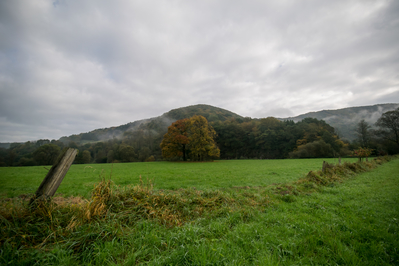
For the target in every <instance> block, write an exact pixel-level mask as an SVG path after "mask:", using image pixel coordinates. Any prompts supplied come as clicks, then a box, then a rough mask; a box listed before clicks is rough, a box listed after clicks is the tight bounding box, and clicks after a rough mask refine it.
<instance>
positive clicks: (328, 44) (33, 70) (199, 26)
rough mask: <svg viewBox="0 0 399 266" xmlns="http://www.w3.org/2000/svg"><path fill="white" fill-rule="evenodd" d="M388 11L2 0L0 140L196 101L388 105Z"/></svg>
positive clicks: (357, 5) (79, 128) (259, 106)
mask: <svg viewBox="0 0 399 266" xmlns="http://www.w3.org/2000/svg"><path fill="white" fill-rule="evenodd" d="M398 13H399V3H398V2H397V1H382V0H381V1H360V0H359V1H317V2H314V1H294V2H292V1H246V2H242V1H196V2H186V1H177V0H176V1H168V2H159V1H145V2H136V1H134V2H122V1H113V2H108V1H54V2H53V3H52V2H50V1H44V0H43V1H33V2H25V1H19V0H16V1H2V2H1V3H0V34H1V36H6V38H0V128H1V129H0V141H14V140H18V141H23V140H24V139H26V138H27V136H31V138H27V139H37V138H59V137H61V136H62V135H69V134H73V133H80V132H87V131H90V130H93V129H95V128H103V127H108V126H117V125H120V124H126V123H128V122H131V121H135V120H139V119H144V118H148V117H154V116H158V115H160V114H162V113H164V112H167V111H169V110H170V109H173V108H177V107H182V106H187V105H192V104H198V103H205V104H211V105H215V106H218V107H222V108H226V109H228V110H231V111H233V112H236V113H238V114H241V115H243V116H252V117H260V116H264V117H266V116H271V115H273V116H277V117H284V116H293V115H298V114H301V113H306V112H309V111H318V110H322V109H335V108H343V107H348V106H353V105H370V104H376V103H384V102H399V95H398V90H399V88H398V84H399V76H398V74H397V73H398V70H399V65H398V64H399V63H398V62H399V60H398V59H399V53H398V50H399V49H398V48H397V43H398V41H399V32H398V30H397V28H398V26H399V25H398V24H399V20H398V19H397V14H398ZM13 133H14V134H13Z"/></svg>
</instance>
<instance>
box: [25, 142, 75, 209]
mask: <svg viewBox="0 0 399 266" xmlns="http://www.w3.org/2000/svg"><path fill="white" fill-rule="evenodd" d="M77 153H78V150H76V149H72V148H65V149H63V150H62V152H61V154H60V156H58V158H57V161H56V162H55V163H54V164H53V166H52V167H51V169H50V171H49V172H48V173H47V175H46V177H45V178H44V180H43V181H42V183H41V184H40V186H39V188H38V189H37V191H36V194H35V196H33V198H32V199H31V200H30V203H29V204H32V203H33V202H34V201H35V200H36V199H39V198H45V199H49V198H50V197H52V196H54V194H55V192H56V191H57V189H58V187H59V186H60V184H61V182H62V180H63V179H64V177H65V175H66V173H67V172H68V170H69V167H71V164H72V163H73V161H74V160H75V157H76V154H77Z"/></svg>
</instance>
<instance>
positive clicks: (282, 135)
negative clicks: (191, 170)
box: [0, 108, 399, 166]
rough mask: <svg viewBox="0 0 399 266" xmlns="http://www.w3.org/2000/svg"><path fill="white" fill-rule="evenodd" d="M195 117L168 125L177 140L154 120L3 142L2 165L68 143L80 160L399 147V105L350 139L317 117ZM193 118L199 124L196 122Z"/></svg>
mask: <svg viewBox="0 0 399 266" xmlns="http://www.w3.org/2000/svg"><path fill="white" fill-rule="evenodd" d="M194 117H195V118H194ZM194 117H192V118H188V119H181V120H183V121H181V120H178V121H176V122H174V123H172V125H170V126H169V128H171V127H172V128H173V127H175V130H180V129H181V128H180V129H179V127H182V126H184V127H186V129H185V130H186V131H185V133H182V132H183V131H182V132H180V133H179V134H178V135H180V141H181V142H180V143H177V144H176V143H174V144H173V143H168V142H167V139H168V136H169V137H170V136H171V135H170V134H172V135H173V134H177V133H176V132H175V133H173V131H172V133H170V132H169V133H168V131H169V129H167V128H164V127H160V126H159V125H158V124H156V123H154V122H152V123H149V124H148V125H143V126H141V127H140V128H139V129H138V130H134V131H126V132H124V134H123V136H122V137H120V138H112V139H110V140H106V141H95V142H87V143H81V142H74V141H68V142H63V141H61V140H51V141H50V140H47V139H43V140H38V141H28V142H25V143H12V144H11V145H10V147H9V148H8V149H5V148H0V166H32V165H51V164H53V162H54V160H55V159H56V158H57V156H58V155H59V153H60V152H61V150H62V149H63V148H64V147H72V148H76V149H78V150H79V153H78V155H77V157H76V160H75V162H74V163H77V164H83V163H118V162H143V161H154V160H163V159H181V160H185V159H190V160H207V159H214V158H220V159H254V158H256V159H282V158H317V157H339V156H349V155H350V154H351V151H353V150H355V149H357V148H359V147H364V148H370V149H372V150H373V155H383V154H395V153H399V108H398V109H396V110H394V111H389V112H386V113H384V114H383V115H382V116H381V117H380V118H379V119H378V121H377V123H376V124H375V125H374V126H375V127H374V128H372V125H370V124H368V123H367V122H365V121H364V120H363V121H360V122H359V123H358V124H357V126H356V129H355V131H356V133H357V135H358V138H357V139H356V140H355V141H353V142H352V143H349V142H347V141H343V140H341V139H340V138H339V136H338V134H337V133H336V132H335V130H334V128H333V127H331V126H330V125H328V124H327V123H326V122H325V121H323V120H318V119H315V118H305V119H303V120H302V121H300V122H297V123H295V122H293V121H280V120H278V119H276V118H274V117H268V118H262V119H252V118H241V117H231V118H229V119H227V120H225V121H214V122H211V123H208V122H207V121H206V119H205V118H204V117H202V116H194ZM204 119H205V120H204ZM195 123H197V124H198V128H195V127H193V125H194V124H195ZM205 133H207V134H208V136H207V137H205V136H204V134H205ZM168 134H169V135H168ZM201 134H202V135H201ZM201 136H203V137H204V138H203V139H201ZM201 141H202V142H201ZM201 143H202V144H201ZM173 145H178V146H179V145H180V146H179V149H180V150H179V151H178V152H177V153H176V151H173V148H171V147H173ZM183 145H184V148H183ZM168 147H169V148H168ZM168 149H169V151H168ZM183 150H184V151H183Z"/></svg>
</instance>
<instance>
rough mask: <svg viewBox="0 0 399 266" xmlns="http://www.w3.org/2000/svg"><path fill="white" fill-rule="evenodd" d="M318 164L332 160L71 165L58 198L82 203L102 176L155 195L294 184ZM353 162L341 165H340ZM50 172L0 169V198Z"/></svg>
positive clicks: (31, 188) (26, 189) (30, 189)
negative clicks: (150, 187)
mask: <svg viewBox="0 0 399 266" xmlns="http://www.w3.org/2000/svg"><path fill="white" fill-rule="evenodd" d="M323 160H326V161H328V162H334V163H337V159H293V160H291V159H285V160H230V161H216V162H206V163H177V162H151V163H120V164H114V165H111V164H90V165H87V164H85V165H72V166H71V168H70V169H69V171H68V173H67V175H66V176H65V178H64V180H63V182H62V183H61V185H60V187H59V189H58V190H57V193H58V194H62V195H63V196H78V195H80V196H83V197H86V198H87V197H89V196H90V192H91V190H92V189H93V186H94V184H96V183H97V182H99V181H100V180H101V176H105V177H107V178H109V177H110V176H111V179H112V180H113V181H114V183H115V184H116V185H120V186H126V185H129V184H137V183H138V182H139V177H140V175H141V176H142V178H143V179H144V180H145V179H147V178H148V179H152V180H153V182H154V183H155V188H156V189H179V188H192V187H195V188H197V189H217V188H229V187H234V186H237V187H242V186H268V185H271V184H273V183H285V182H290V181H293V180H297V179H298V178H300V177H302V176H304V175H305V174H306V173H308V172H309V171H311V170H317V169H320V168H321V165H322V163H323ZM356 160H357V159H355V158H348V159H342V161H343V162H344V161H350V162H354V161H356ZM50 168H51V166H45V167H43V166H33V167H0V184H1V186H0V198H1V197H3V198H4V197H16V196H19V195H21V194H33V193H35V191H36V189H37V188H38V187H39V185H40V183H41V182H42V180H43V179H44V177H45V176H46V174H47V172H48V170H47V169H50ZM111 171H112V174H111ZM101 173H102V174H101Z"/></svg>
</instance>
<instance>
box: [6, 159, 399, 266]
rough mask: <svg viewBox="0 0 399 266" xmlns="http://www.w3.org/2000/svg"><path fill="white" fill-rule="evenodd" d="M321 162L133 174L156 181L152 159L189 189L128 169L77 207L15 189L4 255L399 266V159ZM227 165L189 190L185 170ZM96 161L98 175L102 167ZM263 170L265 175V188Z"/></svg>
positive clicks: (19, 261)
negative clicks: (34, 200)
mask: <svg viewBox="0 0 399 266" xmlns="http://www.w3.org/2000/svg"><path fill="white" fill-rule="evenodd" d="M322 161H323V160H322V159H321V160H282V161H281V162H280V161H279V160H277V161H274V160H273V161H270V164H268V163H269V161H226V162H217V163H207V164H205V163H203V164H201V163H197V164H178V163H159V164H158V163H155V164H154V166H153V165H151V164H142V165H140V164H137V165H139V166H137V167H135V168H140V167H141V168H140V171H138V172H135V173H134V175H142V176H143V177H144V178H146V177H148V178H154V177H155V176H151V173H152V171H153V170H147V172H145V173H144V174H143V172H144V170H145V169H146V168H147V166H146V165H149V166H151V167H148V168H152V167H156V166H155V165H160V166H163V165H164V167H162V169H165V170H164V171H165V172H164V176H165V177H168V176H169V177H170V178H172V176H175V175H176V173H180V174H181V176H180V177H179V178H177V177H176V179H174V181H175V182H179V184H181V185H182V186H184V187H185V188H181V187H179V186H177V187H174V188H176V189H174V190H171V188H172V185H173V184H172V182H173V181H172V180H167V182H160V181H156V180H157V179H155V186H153V184H152V183H151V182H149V183H146V182H141V183H140V181H139V178H138V177H137V176H132V179H127V180H129V181H130V180H131V181H132V182H133V183H135V185H130V186H127V187H120V186H118V185H120V184H117V182H118V181H115V184H114V185H113V184H112V183H111V182H109V181H107V180H106V179H102V181H101V182H100V183H97V184H96V186H95V189H94V190H92V196H91V197H88V201H87V202H86V203H82V204H81V205H79V204H73V205H71V204H64V205H59V206H57V205H55V204H52V203H49V204H47V203H45V204H44V205H38V206H37V208H36V209H34V210H32V209H30V208H27V207H26V204H25V203H24V202H22V201H21V200H20V199H18V198H15V199H14V200H10V199H7V200H3V201H1V205H0V218H1V219H0V228H1V230H2V234H1V237H0V245H1V246H0V264H2V265H399V249H398V247H399V235H398V234H399V197H398V195H399V185H398V181H399V175H398V169H399V160H398V159H394V160H389V159H385V160H382V159H381V160H380V159H378V160H374V161H372V162H369V163H345V164H343V165H342V166H329V167H328V168H327V170H326V172H325V173H321V172H320V171H316V170H317V169H320V167H321V162H322ZM225 163H227V164H229V163H231V167H232V169H234V170H233V171H232V172H233V173H235V174H236V175H235V176H233V177H231V178H230V179H229V178H228V177H226V178H224V175H222V174H219V175H218V176H217V178H211V179H210V181H213V182H214V183H212V184H211V185H210V186H209V187H208V186H207V183H208V182H209V181H207V182H203V183H201V184H199V185H198V184H196V185H195V187H196V188H193V182H194V181H192V180H191V179H190V180H188V181H187V182H186V181H185V180H183V178H182V176H186V177H192V176H193V174H191V173H193V172H195V171H198V173H200V172H201V169H202V171H205V170H206V169H207V168H211V167H215V168H214V169H218V166H217V165H226V164H225ZM262 163H265V167H264V168H262V167H261V165H262ZM129 165H134V166H136V164H129ZM203 165H206V167H205V166H203ZM273 165H274V166H275V167H277V166H279V167H280V168H273V167H272V166H273ZM95 166H97V165H92V167H93V168H94V167H95ZM102 166H103V165H101V167H102ZM116 166H117V165H114V166H113V169H112V177H116V176H118V175H117V173H118V172H119V171H120V172H123V171H122V169H123V168H124V165H123V167H122V166H121V168H120V169H119V170H116V169H118V168H117V167H116ZM233 166H234V167H235V168H234V167H233ZM75 167H76V166H75ZM168 167H169V168H168ZM254 167H255V168H256V167H259V168H261V170H254V169H253V168H254ZM38 169H39V170H40V168H38ZM87 169H89V168H86V169H84V168H80V170H79V167H78V168H75V170H77V172H79V171H82V170H83V171H86V170H87ZM102 169H103V168H101V170H102ZM166 169H168V171H170V172H168V171H166ZM226 169H231V168H230V167H229V168H227V167H226ZM226 169H224V171H226ZM240 169H246V170H242V172H238V171H240ZM71 170H73V169H71ZM91 170H92V172H91V173H92V174H93V176H94V177H95V178H97V180H98V179H99V177H98V173H96V172H97V171H100V170H97V171H95V172H94V170H95V169H91ZM310 170H315V171H312V172H311V173H309V174H307V173H308V172H309V171H310ZM104 171H105V172H106V173H107V174H106V176H109V175H110V172H108V171H110V169H104ZM278 171H280V172H278ZM94 173H95V175H94ZM129 173H131V171H129ZM210 173H211V172H206V171H205V173H204V175H203V177H204V176H206V175H210ZM239 173H241V174H242V175H239ZM262 173H264V175H265V176H267V178H266V177H264V178H263V179H265V180H267V181H263V182H264V183H262V185H259V184H258V183H256V181H257V180H258V181H259V180H263V179H262ZM282 173H284V175H283V174H282ZM146 174H147V175H148V176H146ZM277 174H280V175H279V176H276V175H277ZM71 179H72V178H71ZM77 179H78V178H76V180H77ZM158 179H160V178H159V177H158ZM218 179H220V183H218V182H217V181H218ZM235 179H237V180H235ZM39 180H40V178H39ZM66 180H67V179H65V180H64V181H66ZM193 180H195V179H193ZM98 181H99V180H98ZM124 181H125V179H123V178H122V176H121V178H120V182H124ZM87 182H88V181H87V180H83V181H82V182H81V184H85V183H87ZM90 182H94V181H90ZM169 182H171V183H169ZM39 183H40V182H39ZM209 183H211V182H209ZM129 184H130V183H129ZM248 184H255V185H248ZM93 186H94V184H93ZM93 186H92V187H93ZM21 191H22V190H21ZM82 191H83V190H82ZM4 193H8V192H4ZM71 195H72V194H71Z"/></svg>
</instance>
